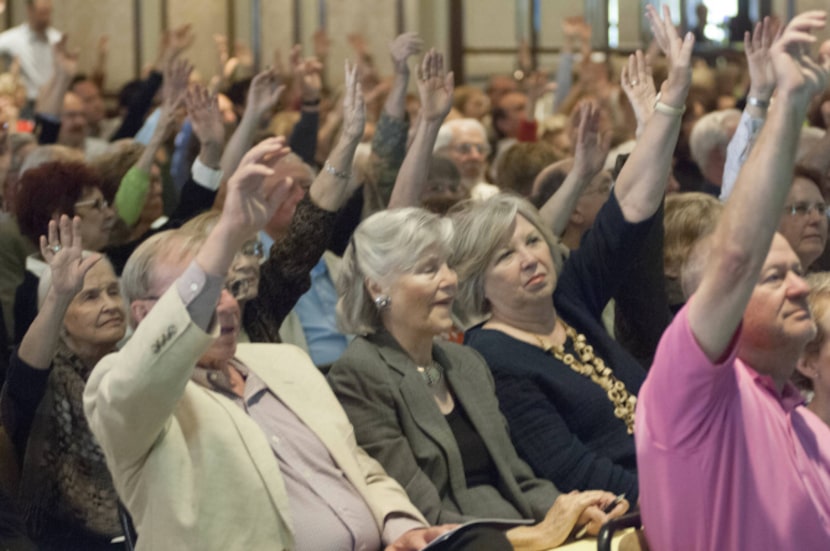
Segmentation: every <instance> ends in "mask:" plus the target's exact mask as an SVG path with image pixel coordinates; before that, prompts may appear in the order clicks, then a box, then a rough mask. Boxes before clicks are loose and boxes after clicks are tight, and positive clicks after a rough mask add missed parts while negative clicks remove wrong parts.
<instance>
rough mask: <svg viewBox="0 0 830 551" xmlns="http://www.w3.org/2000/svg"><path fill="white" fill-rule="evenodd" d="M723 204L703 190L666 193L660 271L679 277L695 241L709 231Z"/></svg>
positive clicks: (716, 221) (715, 224)
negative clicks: (661, 269)
mask: <svg viewBox="0 0 830 551" xmlns="http://www.w3.org/2000/svg"><path fill="white" fill-rule="evenodd" d="M722 211H723V204H722V203H721V202H720V201H718V200H717V199H716V198H715V197H712V196H711V195H709V194H706V193H700V192H688V193H674V194H671V195H669V196H667V197H666V210H665V211H664V214H663V227H664V232H665V238H664V241H663V271H664V272H665V274H666V275H667V276H669V277H680V274H681V270H682V267H683V264H684V263H685V262H686V259H687V258H688V256H689V254H690V253H691V252H692V248H693V247H694V245H695V243H697V241H698V240H699V239H700V238H702V237H704V236H706V235H708V234H710V233H712V232H713V231H714V230H715V226H717V224H718V220H720V214H721V212H722Z"/></svg>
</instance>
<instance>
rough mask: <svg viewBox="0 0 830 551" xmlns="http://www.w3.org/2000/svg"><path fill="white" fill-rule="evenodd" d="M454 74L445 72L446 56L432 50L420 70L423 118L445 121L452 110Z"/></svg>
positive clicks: (422, 62) (419, 89)
mask: <svg viewBox="0 0 830 551" xmlns="http://www.w3.org/2000/svg"><path fill="white" fill-rule="evenodd" d="M454 86H455V85H454V80H453V73H452V71H450V72H449V73H447V72H446V71H445V70H444V56H443V55H441V54H439V53H438V52H436V51H435V49H431V50H430V51H429V52H427V54H426V55H425V56H424V59H423V60H421V66H420V68H419V70H418V95H419V96H420V98H421V117H423V118H424V119H425V120H427V121H436V120H443V119H444V118H445V117H446V116H447V114H448V113H449V112H450V109H451V108H452V92H453V89H454Z"/></svg>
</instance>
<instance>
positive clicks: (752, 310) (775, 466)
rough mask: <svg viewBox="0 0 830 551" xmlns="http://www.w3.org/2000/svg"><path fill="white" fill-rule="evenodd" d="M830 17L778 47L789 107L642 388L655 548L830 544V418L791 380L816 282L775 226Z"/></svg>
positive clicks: (801, 20) (642, 434) (776, 110)
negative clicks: (810, 282) (812, 50)
mask: <svg viewBox="0 0 830 551" xmlns="http://www.w3.org/2000/svg"><path fill="white" fill-rule="evenodd" d="M825 22H826V14H825V13H824V12H821V11H812V12H807V13H804V14H801V15H799V16H797V17H796V18H795V19H793V20H792V21H791V22H790V24H789V25H788V26H787V28H786V29H785V31H784V33H783V35H782V36H781V37H780V38H779V39H778V40H777V41H776V42H775V43H774V44H773V45H772V46H771V47H770V51H769V58H770V63H771V65H772V70H773V71H774V73H775V76H776V81H777V88H778V90H777V95H776V101H775V105H774V107H773V108H772V109H771V110H770V113H769V117H768V119H767V122H766V124H765V126H764V128H763V130H762V131H761V134H760V136H759V138H758V141H757V142H756V144H755V146H754V147H753V149H752V151H751V153H750V158H749V159H748V160H747V162H746V163H745V165H744V167H743V169H742V171H741V173H740V176H739V178H738V182H737V184H736V186H735V189H734V191H733V194H732V196H731V197H730V198H729V201H728V202H727V204H726V207H725V209H724V212H723V216H722V218H721V221H720V223H719V225H718V227H717V229H716V230H715V233H714V235H713V236H712V237H711V238H710V239H709V241H708V243H709V245H708V246H709V247H710V249H709V250H708V251H707V252H706V253H705V254H704V255H703V256H701V258H704V257H705V258H706V261H705V265H704V266H702V267H701V269H700V270H699V271H700V273H699V274H697V275H695V274H693V273H692V274H687V275H691V277H690V279H692V280H696V281H695V283H697V291H696V292H695V294H694V295H693V296H692V297H691V299H690V300H689V302H688V304H687V306H686V307H685V308H684V309H683V310H681V311H680V312H679V313H678V315H677V317H676V318H675V320H674V322H673V323H672V325H671V326H670V327H669V329H668V330H667V331H666V333H665V334H664V335H663V338H662V340H661V342H660V346H659V348H658V351H657V355H656V357H655V360H654V365H653V367H652V368H651V371H650V372H649V375H648V378H647V379H646V382H645V383H644V384H643V387H642V389H641V391H640V395H639V403H638V406H637V417H636V425H635V427H636V429H635V430H636V444H637V463H638V471H639V473H640V505H641V509H642V515H643V523H644V526H645V530H646V537H647V538H648V541H649V544H650V546H651V549H652V550H654V551H661V550H667V549H671V550H686V549H689V550H698V549H699V550H711V549H729V550H740V549H753V550H754V549H816V550H818V549H830V428H828V427H827V426H826V425H824V424H823V423H822V422H821V421H820V420H819V419H818V417H816V416H815V415H814V414H813V413H812V412H810V411H808V410H807V409H806V408H805V407H803V400H802V399H801V396H800V395H799V394H798V391H797V390H796V389H795V388H794V387H793V386H792V385H791V384H790V383H789V382H788V381H789V377H790V375H791V374H792V372H793V370H794V369H795V365H796V361H797V359H798V357H799V354H800V353H801V351H802V349H803V348H804V345H805V344H806V343H807V342H808V341H809V340H810V339H811V338H812V336H813V335H814V334H815V330H816V329H815V325H814V324H813V320H812V317H811V315H810V312H809V309H808V306H807V301H806V296H807V292H808V290H809V288H808V286H807V284H806V283H805V281H804V280H803V279H802V278H801V275H802V267H801V265H800V263H799V261H798V257H797V256H796V255H795V253H794V252H793V250H792V248H791V247H790V246H789V244H788V243H787V241H786V240H785V239H784V238H783V237H782V236H780V235H777V234H776V233H775V230H776V226H777V221H778V220H779V218H780V213H781V212H782V211H783V209H784V202H785V199H786V197H787V192H788V189H789V185H790V182H791V181H792V178H791V175H792V170H793V165H794V160H795V150H796V145H797V143H798V139H797V138H798V133H799V130H800V127H801V125H802V122H803V121H804V117H805V115H806V110H807V104H808V102H809V101H810V98H812V96H813V95H814V94H815V93H817V92H819V91H821V90H823V89H824V86H825V84H826V82H827V76H828V72H830V60H828V59H824V60H823V61H822V62H821V63H817V62H815V61H813V60H811V59H810V58H809V55H808V51H807V48H808V47H809V45H810V43H811V42H813V41H814V40H815V39H814V38H813V37H812V36H811V35H810V33H811V32H813V31H815V30H817V29H821V28H824V26H825ZM667 38H668V39H669V40H672V39H675V40H679V39H677V38H676V37H667ZM822 51H823V52H827V53H830V42H827V43H825V44H824V45H823V46H822Z"/></svg>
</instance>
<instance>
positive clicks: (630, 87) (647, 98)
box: [620, 50, 657, 136]
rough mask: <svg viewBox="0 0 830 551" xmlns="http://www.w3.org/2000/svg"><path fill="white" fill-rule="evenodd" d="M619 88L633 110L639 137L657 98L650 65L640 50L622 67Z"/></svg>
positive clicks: (652, 111) (629, 57)
mask: <svg viewBox="0 0 830 551" xmlns="http://www.w3.org/2000/svg"><path fill="white" fill-rule="evenodd" d="M620 86H621V87H622V89H623V92H625V95H626V97H627V98H628V101H629V102H631V107H632V108H633V109H634V116H635V117H636V118H637V135H638V136H639V135H640V132H642V130H643V128H644V127H645V125H646V122H648V120H649V119H650V118H651V115H652V114H653V113H654V99H655V98H656V97H657V89H656V88H655V87H654V78H653V77H652V75H651V65H649V63H648V58H647V57H646V56H645V55H643V52H642V50H637V51H636V52H635V53H633V54H631V55H630V56H628V64H627V65H623V68H622V72H621V74H620Z"/></svg>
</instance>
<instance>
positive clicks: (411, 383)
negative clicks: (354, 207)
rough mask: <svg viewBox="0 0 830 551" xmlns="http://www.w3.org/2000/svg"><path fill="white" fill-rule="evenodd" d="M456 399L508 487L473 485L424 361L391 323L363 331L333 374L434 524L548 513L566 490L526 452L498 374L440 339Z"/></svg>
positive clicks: (385, 460) (363, 432) (381, 454)
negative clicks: (421, 366)
mask: <svg viewBox="0 0 830 551" xmlns="http://www.w3.org/2000/svg"><path fill="white" fill-rule="evenodd" d="M433 357H434V358H435V360H437V361H438V363H440V364H441V366H443V368H444V376H445V377H446V380H447V382H448V383H449V386H450V388H451V389H452V393H453V396H454V399H455V404H456V407H458V406H459V405H460V406H461V407H462V408H464V410H465V411H466V412H467V415H468V416H469V418H470V421H471V422H472V424H473V426H474V427H475V429H476V431H477V432H478V434H479V435H480V436H481V439H482V440H483V441H484V445H485V446H486V448H487V450H488V452H489V453H490V456H491V457H492V459H493V463H494V464H495V466H496V469H497V471H498V474H499V480H500V481H499V484H498V488H493V487H489V486H476V487H474V488H468V487H467V483H466V477H465V475H464V465H463V463H462V459H461V452H460V450H459V448H458V444H457V443H456V440H455V437H454V435H453V433H452V430H451V429H450V426H449V424H448V423H447V421H446V419H445V418H444V415H443V414H442V413H441V411H440V410H439V409H438V405H437V404H436V403H435V399H434V398H433V395H432V392H431V391H430V389H429V387H428V386H427V384H426V382H424V380H423V378H422V377H421V375H420V374H419V373H418V371H417V369H416V366H415V364H414V363H413V362H412V360H411V359H410V358H409V356H408V355H407V354H406V353H405V352H404V351H403V350H402V349H401V348H400V346H399V345H398V343H397V342H396V341H395V339H394V338H393V337H392V336H391V335H389V334H388V333H381V334H377V335H370V336H369V337H366V338H364V337H358V338H356V339H355V340H354V341H353V342H352V343H351V344H350V345H349V347H348V349H347V350H346V352H345V353H344V354H343V356H342V357H341V358H340V360H338V361H337V362H336V363H335V364H334V366H333V367H332V369H331V371H330V372H329V375H328V378H329V383H330V384H331V385H332V388H333V389H334V392H335V394H336V395H337V397H338V399H339V400H340V403H341V404H342V405H343V408H344V409H345V410H346V413H347V414H348V415H349V419H350V420H351V422H352V425H354V428H355V433H356V436H357V442H358V444H360V446H361V447H363V448H364V449H365V450H366V451H367V452H369V454H370V455H372V456H373V457H374V458H375V459H377V460H378V461H380V463H381V464H382V465H383V467H384V468H385V469H386V471H387V472H388V473H389V474H390V475H391V476H392V477H394V478H395V479H397V480H398V482H399V483H400V484H401V485H402V486H403V487H404V488H405V489H406V492H407V494H409V498H410V499H411V500H412V502H413V503H414V504H415V505H416V506H417V507H418V509H420V510H421V512H422V513H423V514H424V516H425V517H426V518H427V520H428V521H429V522H430V523H432V524H441V523H446V522H459V521H462V522H463V521H465V520H470V519H473V518H482V517H501V518H521V517H523V518H532V519H535V520H537V521H538V520H541V519H542V518H543V517H544V516H545V514H546V513H547V511H548V509H550V507H551V506H552V505H553V502H554V501H555V500H556V498H557V497H558V496H559V491H558V490H557V489H556V487H555V486H554V485H553V484H552V483H550V482H549V481H547V480H542V479H539V478H536V476H535V475H534V474H533V471H532V470H531V469H530V467H528V465H527V464H526V463H525V462H524V461H522V460H521V459H519V457H518V455H517V454H516V450H515V448H514V447H513V443H512V442H511V441H510V436H509V435H508V432H507V425H506V422H505V420H504V417H502V415H501V413H500V411H499V404H498V401H497V400H496V395H495V389H494V386H493V378H492V376H491V375H490V371H489V369H488V368H487V365H486V364H485V363H484V360H482V358H481V356H479V355H478V353H476V352H475V351H473V350H472V349H470V348H468V347H465V346H460V345H457V344H454V343H449V342H443V341H438V340H436V341H435V344H434V345H433Z"/></svg>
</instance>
